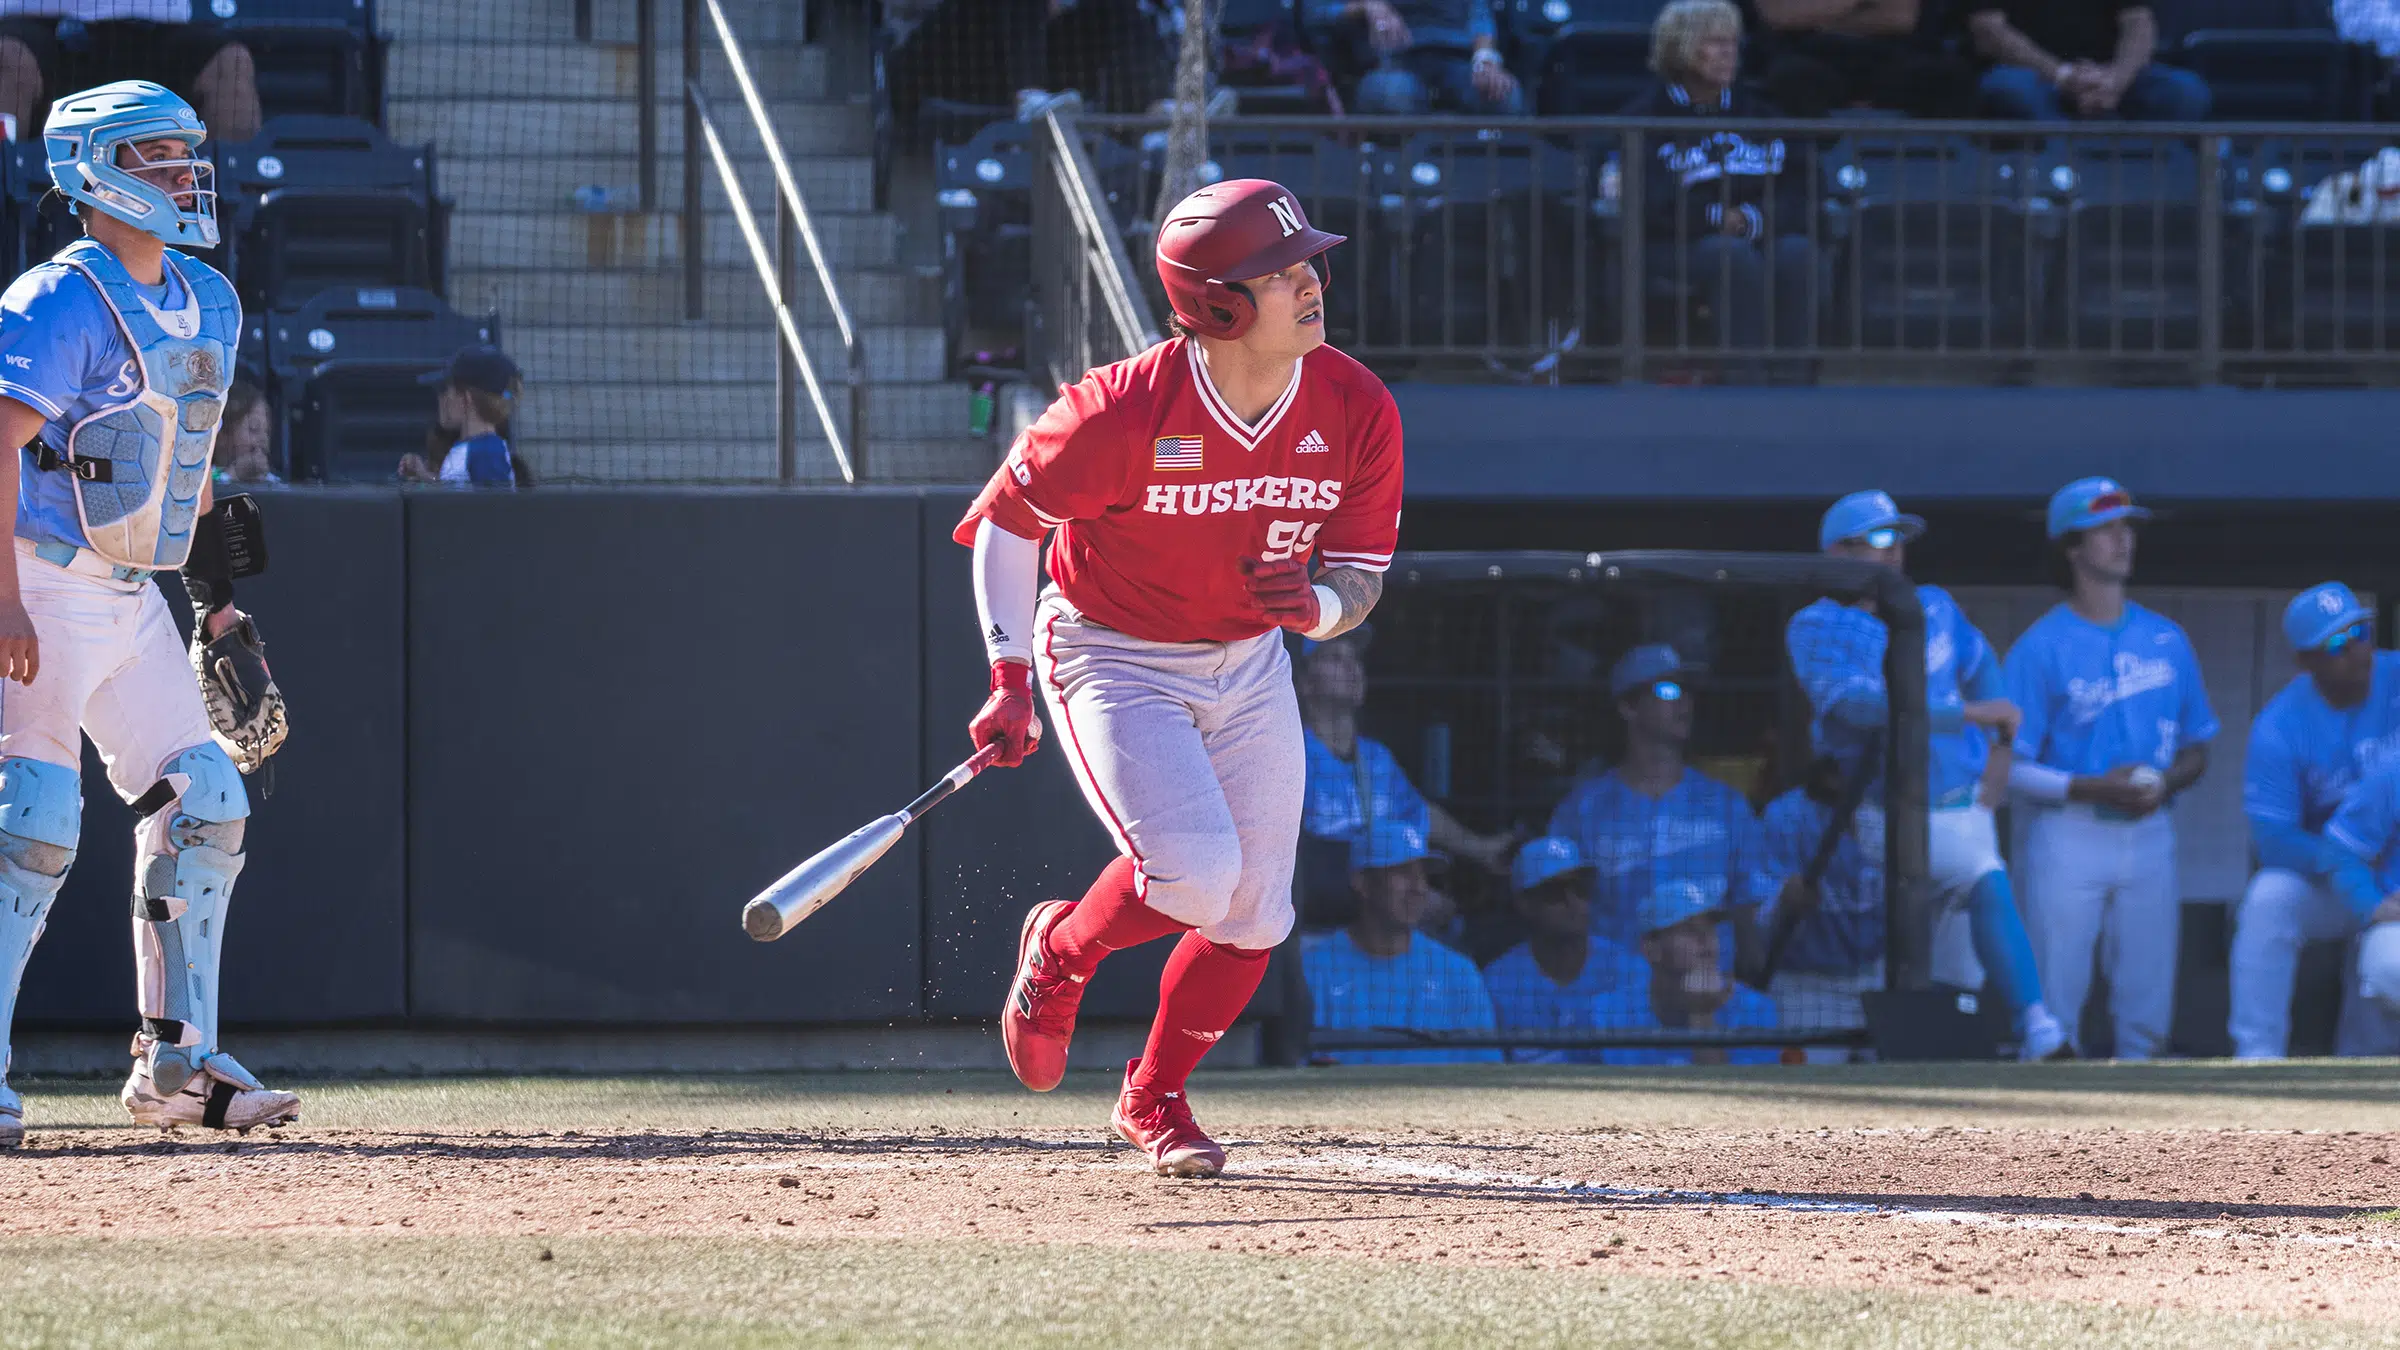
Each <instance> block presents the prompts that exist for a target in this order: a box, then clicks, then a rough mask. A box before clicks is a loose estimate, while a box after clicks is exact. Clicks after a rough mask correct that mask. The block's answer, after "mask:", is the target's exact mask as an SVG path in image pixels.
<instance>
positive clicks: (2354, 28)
mask: <svg viewBox="0 0 2400 1350" xmlns="http://www.w3.org/2000/svg"><path fill="white" fill-rule="evenodd" d="M2333 26H2334V28H2335V29H2337V30H2338V31H2339V32H2340V33H2341V35H2342V36H2343V37H2345V38H2348V39H2349V40H2350V41H2352V42H2363V43H2365V44H2367V45H2368V46H2370V47H2373V48H2374V49H2375V52H2376V54H2377V55H2379V56H2381V57H2382V58H2383V59H2384V62H2385V64H2386V65H2387V66H2388V65H2389V64H2390V63H2392V62H2394V61H2400V0H2333Z"/></svg>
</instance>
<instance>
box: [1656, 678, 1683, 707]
mask: <svg viewBox="0 0 2400 1350" xmlns="http://www.w3.org/2000/svg"><path fill="white" fill-rule="evenodd" d="M1650 697H1652V698H1654V699H1657V700H1658V701H1659V702H1661V703H1673V702H1675V701H1676V700H1677V699H1680V698H1682V697H1683V686H1682V685H1680V684H1678V683H1676V682H1675V681H1673V680H1659V681H1657V682H1655V683H1653V684H1652V685H1651V686H1650Z"/></svg>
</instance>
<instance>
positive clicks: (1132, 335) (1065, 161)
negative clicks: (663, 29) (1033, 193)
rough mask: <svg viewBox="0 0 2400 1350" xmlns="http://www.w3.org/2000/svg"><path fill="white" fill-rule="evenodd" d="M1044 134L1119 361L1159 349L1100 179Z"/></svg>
mask: <svg viewBox="0 0 2400 1350" xmlns="http://www.w3.org/2000/svg"><path fill="white" fill-rule="evenodd" d="M711 3H714V0H711ZM1042 129H1043V131H1045V132H1047V133H1048V134H1049V137H1050V148H1051V152H1052V153H1053V154H1054V155H1056V156H1057V158H1056V159H1055V160H1054V161H1053V162H1054V163H1056V164H1057V165H1058V166H1059V168H1060V169H1061V170H1062V171H1064V173H1065V174H1066V177H1067V180H1068V181H1067V186H1068V187H1070V188H1071V189H1072V191H1070V192H1068V193H1067V204H1068V206H1069V208H1070V209H1071V210H1072V211H1073V212H1074V220H1075V228H1076V230H1077V232H1079V233H1080V234H1082V236H1083V244H1084V249H1085V256H1086V257H1090V258H1092V259H1093V261H1094V262H1096V263H1100V264H1102V265H1101V266H1100V267H1099V268H1098V269H1097V270H1098V272H1099V281H1100V296H1101V298H1102V299H1103V300H1105V301H1106V302H1107V304H1108V317H1109V321H1110V323H1111V324H1113V325H1114V326H1115V328H1116V330H1117V333H1116V336H1117V340H1118V345H1119V346H1120V347H1122V348H1123V352H1122V354H1121V355H1120V357H1119V359H1120V360H1121V359H1123V357H1126V356H1132V355H1134V354H1135V353H1137V352H1142V351H1147V350H1149V349H1150V348H1151V347H1154V346H1157V345H1158V341H1159V334H1158V321H1157V320H1156V319H1154V318H1152V317H1151V315H1150V298H1149V296H1148V295H1146V294H1145V293H1144V292H1143V291H1142V288H1141V287H1140V285H1138V284H1137V283H1136V282H1135V280H1134V275H1133V263H1132V261H1131V260H1130V259H1128V258H1127V257H1126V256H1125V241H1124V240H1123V239H1122V238H1120V237H1119V236H1118V234H1117V231H1116V226H1115V221H1114V218H1113V217H1112V216H1110V215H1109V213H1108V211H1107V210H1106V209H1105V208H1103V207H1102V206H1101V205H1100V186H1099V178H1100V174H1099V171H1098V170H1097V169H1094V168H1093V167H1092V157H1091V155H1090V154H1089V153H1088V152H1086V151H1085V150H1084V148H1083V137H1082V136H1080V135H1078V134H1076V131H1075V128H1074V127H1072V126H1070V125H1068V121H1067V119H1065V118H1062V117H1060V116H1059V114H1058V111H1057V110H1056V109H1052V110H1051V111H1050V112H1048V113H1046V114H1044V115H1043V117H1042ZM1095 254H1097V256H1096V257H1095V256H1094V255H1095Z"/></svg>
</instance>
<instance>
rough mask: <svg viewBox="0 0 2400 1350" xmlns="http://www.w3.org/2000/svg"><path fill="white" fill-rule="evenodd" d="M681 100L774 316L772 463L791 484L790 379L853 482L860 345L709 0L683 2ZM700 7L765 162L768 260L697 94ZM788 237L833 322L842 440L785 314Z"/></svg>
mask: <svg viewBox="0 0 2400 1350" xmlns="http://www.w3.org/2000/svg"><path fill="white" fill-rule="evenodd" d="M684 5H685V9H684V58H683V59H684V99H685V106H686V109H687V116H689V117H690V118H692V119H693V121H694V122H695V123H696V125H697V127H698V129H699V131H700V133H701V134H702V135H703V136H705V138H706V139H707V142H708V152H709V156H710V158H711V159H712V160H714V161H715V164H716V168H717V177H718V179H719V180H720V181H721V182H723V183H724V185H725V193H726V196H727V198H728V199H729V200H730V201H731V203H732V205H733V211H734V221H735V223H736V224H737V225H738V226H739V227H740V228H741V231H742V239H743V242H744V243H745V244H747V245H748V246H749V249H750V257H751V261H752V262H753V263H755V264H756V265H757V267H758V274H759V283H760V284H761V285H762V286H764V287H765V288H766V292H767V300H768V304H769V305H770V307H771V308H772V309H773V311H774V315H775V325H776V329H777V331H778V333H779V334H780V341H781V344H782V347H783V351H782V353H781V354H779V356H778V358H777V363H776V377H777V380H776V409H775V458H776V463H777V465H778V469H779V473H780V475H781V477H782V478H783V479H784V481H786V482H790V481H792V480H793V479H794V478H796V477H797V476H798V464H797V458H798V448H797V442H798V428H797V427H796V426H795V425H794V422H793V418H792V416H791V414H790V402H791V399H790V391H789V388H788V383H789V374H790V373H792V372H794V371H796V372H797V374H798V375H799V378H800V383H801V384H802V386H803V387H804V388H806V390H807V391H808V398H809V403H810V405H811V406H812V407H813V408H814V409H815V411H816V415H817V421H818V424H819V425H820V426H822V427H823V428H824V431H825V439H826V441H827V443H828V444H830V445H831V446H832V447H833V456H834V459H835V461H836V462H837V463H838V464H839V465H840V466H841V470H842V480H843V481H844V482H847V483H853V484H855V483H856V482H858V479H859V473H860V471H861V467H862V466H861V465H860V463H859V460H860V459H861V458H862V456H863V452H864V449H865V446H866V425H867V369H866V360H867V354H866V343H865V341H864V339H863V338H862V336H861V335H860V333H859V330H858V326H857V324H856V323H854V322H853V321H852V320H851V317H850V307H849V306H848V305H847V304H845V303H844V302H843V300H842V292H841V287H840V285H839V284H838V283H836V281H835V280H834V275H833V266H832V263H831V261H830V260H829V259H828V258H827V257H826V255H825V247H824V244H823V243H822V242H821V241H820V240H819V239H818V238H817V228H816V223H815V221H814V219H813V218H812V217H811V216H810V214H809V210H808V203H807V201H806V199H805V198H803V197H802V196H801V194H800V184H799V181H798V179H797V178H795V177H794V175H793V173H792V164H791V159H790V157H789V156H787V155H786V154H785V153H784V149H783V138H782V137H780V136H778V135H777V134H776V132H775V123H774V120H773V119H772V118H771V117H769V116H768V114H767V105H766V100H765V99H763V98H761V97H759V93H758V85H757V84H756V83H755V82H754V81H753V80H752V79H751V78H750V62H749V59H748V58H747V57H746V56H745V55H744V53H743V50H742V44H741V39H739V38H738V37H736V36H735V35H734V31H733V25H732V24H731V23H730V22H728V21H727V20H726V18H725V11H724V9H723V8H722V7H720V6H719V5H718V3H717V0H684ZM703 5H705V6H706V9H707V14H708V19H709V23H710V24H711V26H713V27H714V28H715V30H716V35H717V43H718V45H719V46H720V47H721V48H722V49H723V50H724V52H725V60H726V64H727V65H728V66H730V67H731V68H732V71H733V81H734V86H735V88H736V89H738V90H739V91H740V93H741V96H742V105H743V107H744V108H745V109H746V110H747V111H748V112H749V114H750V121H751V124H752V125H753V126H754V127H755V128H756V129H757V131H758V136H759V140H760V141H761V142H762V143H763V144H764V145H765V146H766V151H767V164H768V167H769V168H770V169H772V170H773V171H774V175H775V202H776V213H775V214H776V236H777V244H778V247H777V249H776V250H775V253H774V255H773V256H770V254H769V252H768V250H767V246H766V243H765V241H764V238H763V236H762V235H761V233H760V231H759V228H758V221H757V218H756V217H755V216H753V215H752V214H751V211H750V203H749V198H748V196H747V195H746V194H745V193H744V192H743V191H742V187H741V183H740V181H739V180H738V179H737V178H736V177H735V174H734V170H733V163H732V160H731V158H730V157H729V156H728V155H727V154H726V152H725V146H724V141H723V138H722V137H720V136H719V135H718V132H717V126H716V119H715V117H714V115H713V113H712V112H711V109H710V104H709V101H708V96H707V94H706V93H704V92H703V91H702V90H701V88H700V80H699V56H698V53H697V51H696V50H695V48H694V43H695V40H696V39H697V37H698V36H699V34H698V32H697V31H696V30H697V28H698V24H697V23H696V18H697V16H698V14H699V13H700V10H701V7H702V6H703ZM684 139H685V142H686V144H687V145H688V144H689V143H690V142H691V140H692V129H691V128H690V127H687V128H686V130H685V137H684ZM692 158H693V157H692V156H690V155H689V154H688V153H687V155H686V158H685V162H684V173H685V175H686V177H685V186H684V231H683V247H684V288H685V297H684V300H685V313H686V314H687V315H688V316H690V317H692V318H695V319H697V318H701V317H703V316H704V315H705V313H706V306H707V301H706V284H707V277H706V272H705V270H704V266H703V264H704V261H705V260H704V259H703V258H702V257H701V256H700V255H701V251H702V249H703V248H704V240H705V235H704V234H703V227H702V225H701V221H700V215H701V204H700V193H699V190H698V179H697V176H696V175H695V174H694V172H693V166H692ZM795 233H796V234H797V235H798V237H799V240H800V243H801V246H802V247H804V248H806V249H807V250H808V260H809V262H810V264H811V265H812V266H813V267H814V268H815V269H816V274H817V284H818V285H819V286H820V287H821V288H823V290H824V292H825V300H826V308H827V309H828V310H830V311H831V313H832V315H833V323H834V327H835V329H836V330H837V331H838V332H839V333H840V335H841V339H842V356H843V360H844V364H845V366H846V367H847V369H846V372H845V373H846V376H847V380H848V384H849V389H850V432H849V435H848V436H847V437H845V436H844V435H843V434H842V431H841V429H840V427H838V426H837V425H835V422H834V416H833V409H832V407H831V405H830V404H828V403H827V402H826V400H825V391H824V388H823V386H822V385H821V384H820V383H819V382H818V379H817V371H816V366H815V364H814V363H813V362H811V361H810V360H809V357H808V352H807V350H806V348H805V347H804V346H803V345H802V344H801V341H800V330H799V326H798V324H797V323H796V322H795V321H794V319H793V317H792V312H791V301H792V300H793V299H794V298H795V297H794V295H793V286H792V282H793V277H792V276H791V275H790V273H791V272H792V270H793V269H792V267H791V265H790V249H789V248H788V247H787V246H786V245H787V244H788V240H789V238H790V236H791V235H792V234H795Z"/></svg>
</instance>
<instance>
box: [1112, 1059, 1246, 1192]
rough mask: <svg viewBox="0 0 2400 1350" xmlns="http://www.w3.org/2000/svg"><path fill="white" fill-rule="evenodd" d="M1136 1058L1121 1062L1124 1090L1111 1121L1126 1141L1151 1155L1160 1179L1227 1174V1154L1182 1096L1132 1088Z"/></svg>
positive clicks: (1119, 1095)
mask: <svg viewBox="0 0 2400 1350" xmlns="http://www.w3.org/2000/svg"><path fill="white" fill-rule="evenodd" d="M1140 1066H1141V1061H1140V1060H1138V1059H1130V1060H1127V1061H1125V1087H1124V1090H1123V1091H1121V1092H1119V1093H1118V1094H1117V1109H1116V1111H1115V1113H1114V1114H1113V1115H1111V1116H1110V1117H1109V1123H1110V1124H1112V1125H1115V1126H1116V1127H1117V1133H1118V1134H1121V1135H1123V1136H1124V1137H1125V1142H1126V1143H1128V1144H1131V1145H1133V1146H1134V1147H1135V1148H1138V1149H1140V1150H1141V1151H1142V1152H1144V1153H1147V1154H1149V1155H1150V1168H1151V1170H1152V1171H1154V1172H1156V1173H1158V1174H1159V1175H1160V1176H1162V1177H1213V1176H1215V1175H1216V1174H1217V1173H1219V1172H1222V1171H1224V1170H1225V1150H1224V1149H1221V1148H1219V1147H1217V1141H1216V1140H1214V1139H1211V1138H1209V1137H1208V1136H1207V1135H1205V1134H1203V1133H1201V1131H1200V1125H1199V1123H1198V1122H1197V1121H1194V1120H1193V1119H1192V1104H1191V1103H1190V1102H1188V1101H1185V1100H1184V1097H1183V1094H1182V1093H1180V1092H1151V1091H1149V1090H1147V1089H1145V1088H1138V1087H1135V1086H1134V1085H1133V1071H1134V1070H1135V1069H1136V1068H1139V1067H1140Z"/></svg>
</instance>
